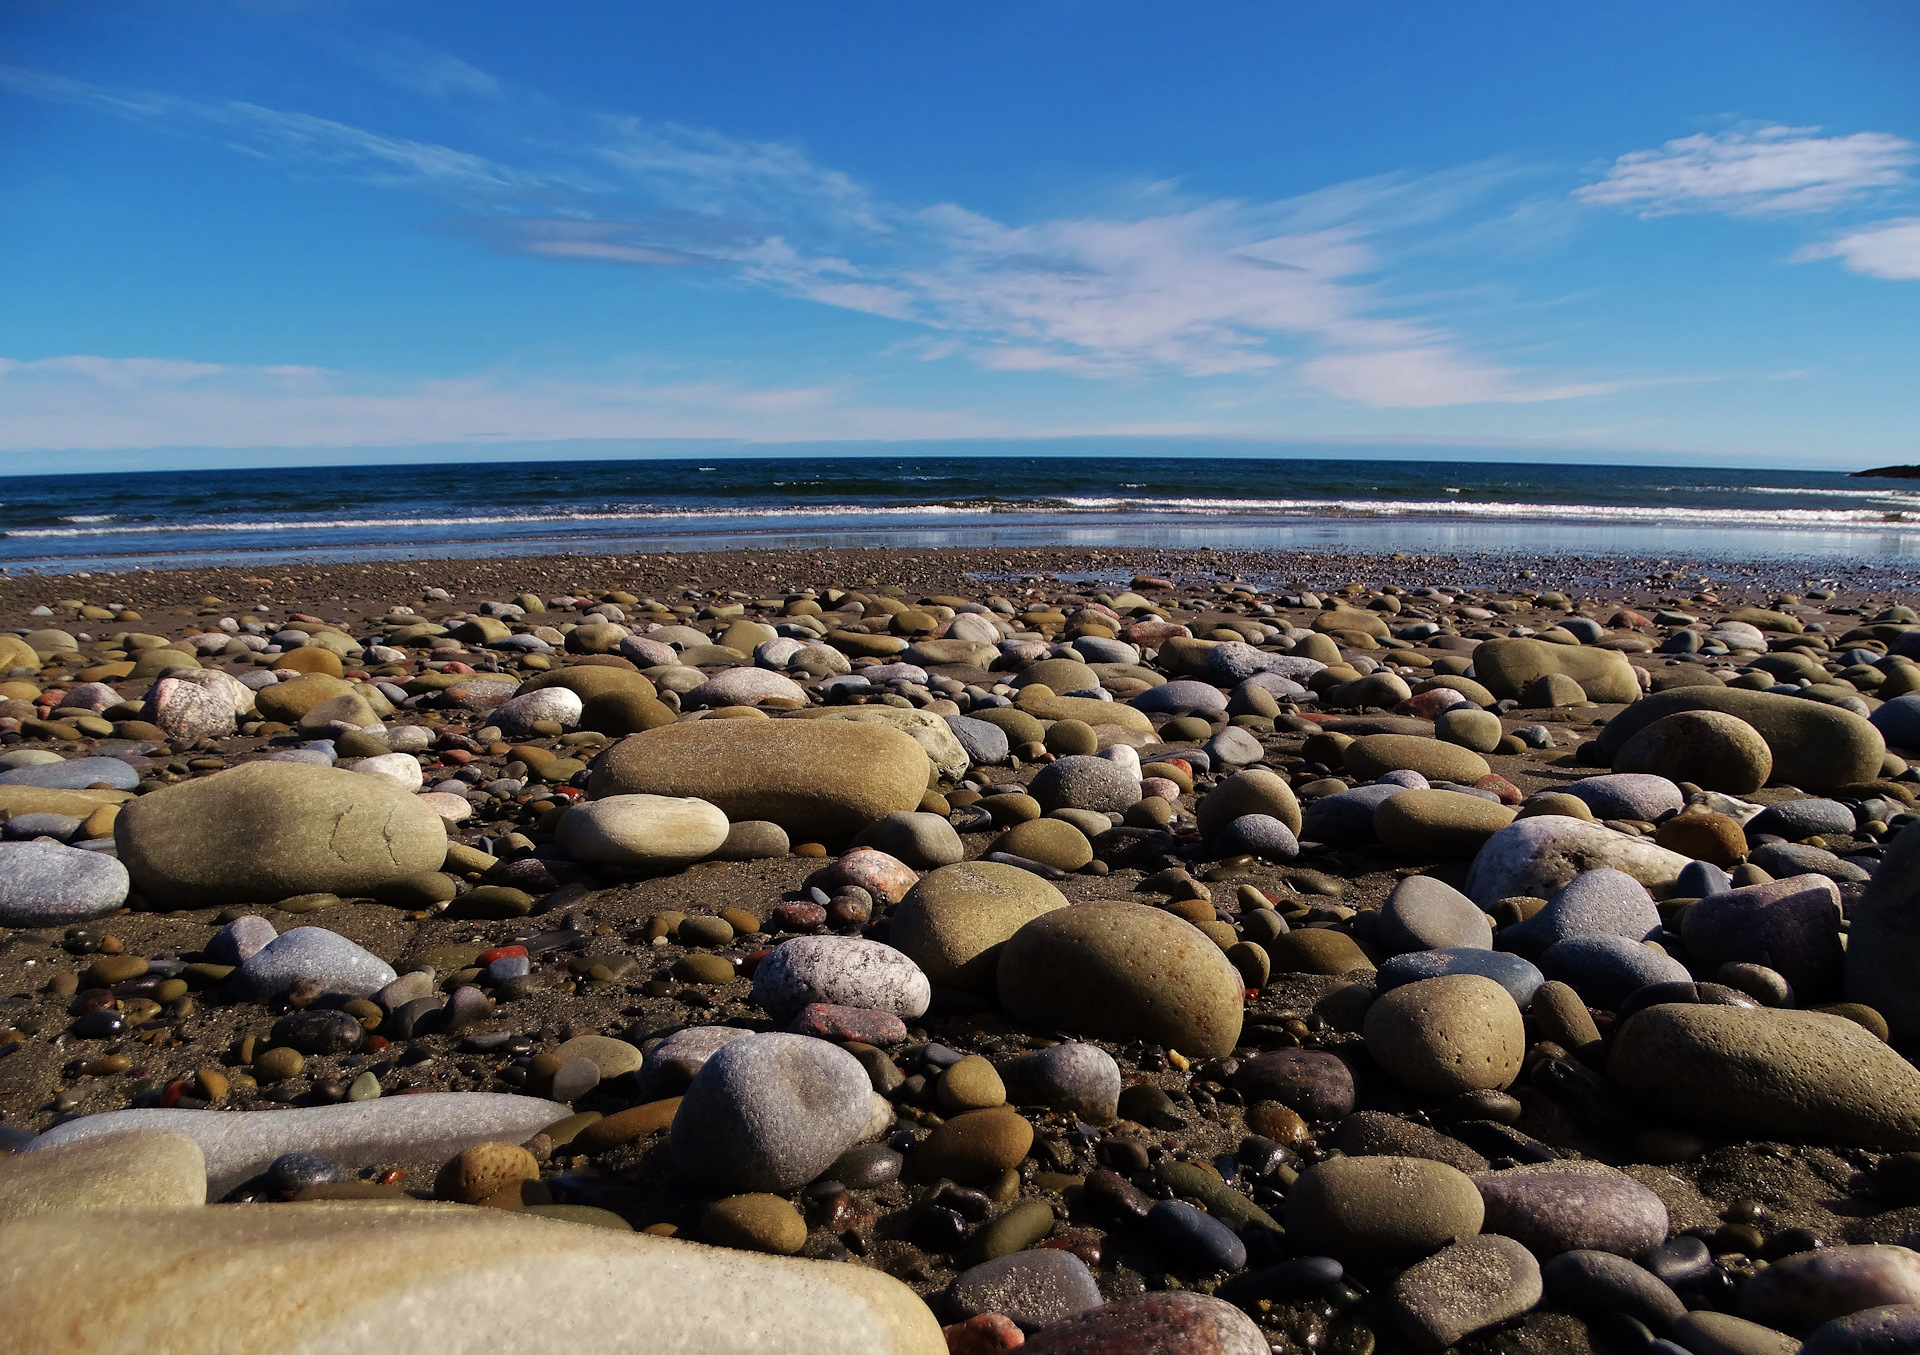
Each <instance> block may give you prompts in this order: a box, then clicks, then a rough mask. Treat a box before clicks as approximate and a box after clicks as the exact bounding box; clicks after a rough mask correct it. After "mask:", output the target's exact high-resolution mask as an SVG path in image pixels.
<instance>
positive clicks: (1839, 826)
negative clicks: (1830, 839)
mask: <svg viewBox="0 0 1920 1355" xmlns="http://www.w3.org/2000/svg"><path fill="white" fill-rule="evenodd" d="M1746 827H1747V835H1748V836H1749V837H1757V836H1759V835H1760V834H1762V833H1773V834H1775V835H1776V836H1779V837H1783V838H1786V839H1788V840H1789V841H1793V842H1798V841H1799V840H1800V839H1801V838H1804V837H1814V836H1816V835H1818V834H1821V833H1837V834H1840V835H1841V836H1847V835H1850V834H1851V833H1852V832H1853V829H1854V821H1853V811H1852V810H1851V809H1848V808H1847V807H1846V806H1845V805H1843V804H1841V803H1840V802H1839V801H1838V800H1821V799H1806V800H1788V801H1787V802H1786V803H1785V804H1777V805H1769V806H1768V807H1767V808H1765V809H1763V810H1761V811H1760V812H1759V813H1758V814H1756V815H1754V816H1753V818H1751V819H1749V820H1748V821H1747V826H1746Z"/></svg>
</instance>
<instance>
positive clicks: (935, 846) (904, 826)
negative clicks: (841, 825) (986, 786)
mask: <svg viewBox="0 0 1920 1355" xmlns="http://www.w3.org/2000/svg"><path fill="white" fill-rule="evenodd" d="M853 845H854V846H855V847H872V848H873V849H874V850H875V851H880V852H885V853H886V854H887V855H888V856H891V857H893V858H894V859H895V860H896V861H901V862H904V863H905V864H907V865H909V866H911V867H913V868H914V869H915V870H932V869H934V868H935V867H937V866H950V865H953V864H954V863H955V862H957V861H960V860H961V859H963V858H964V857H965V856H966V854H967V853H966V849H965V848H964V847H963V846H962V845H961V843H960V835H959V834H958V833H956V832H954V830H953V825H952V824H951V823H949V822H948V821H947V820H946V818H945V817H943V816H942V815H939V814H921V813H907V812H897V813H893V814H889V815H887V816H886V817H885V818H884V819H880V820H877V821H876V822H874V823H871V824H868V825H867V826H866V827H865V828H862V829H861V830H860V832H859V833H858V835H856V836H855V837H854V839H853Z"/></svg>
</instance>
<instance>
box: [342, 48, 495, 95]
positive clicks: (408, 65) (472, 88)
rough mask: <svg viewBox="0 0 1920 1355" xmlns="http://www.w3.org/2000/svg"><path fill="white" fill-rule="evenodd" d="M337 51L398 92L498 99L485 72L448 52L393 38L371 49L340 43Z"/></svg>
mask: <svg viewBox="0 0 1920 1355" xmlns="http://www.w3.org/2000/svg"><path fill="white" fill-rule="evenodd" d="M340 50H342V52H343V53H344V54H345V55H346V56H347V57H348V58H349V59H350V60H352V61H354V62H356V63H357V64H359V65H360V66H362V67H364V68H365V69H367V70H368V71H371V72H372V73H373V74H375V75H377V76H379V77H380V78H381V79H382V80H385V81H386V82H387V83H388V84H391V85H396V86H398V87H399V88H401V89H408V90H413V91H414V92H416V93H419V94H426V95H431V96H433V97H435V98H445V97H447V96H449V95H466V96H469V97H478V98H484V99H497V98H499V97H500V92H501V91H500V82H499V81H498V80H496V79H494V78H493V76H491V75H489V74H488V73H487V72H486V71H483V70H481V69H480V68H479V67H478V66H475V65H474V64H473V63H471V62H468V61H462V60H461V59H460V58H459V57H457V56H454V55H453V54H452V53H450V52H440V51H436V50H434V49H433V48H431V47H428V46H426V45H425V44H423V43H418V42H414V41H411V40H410V39H406V38H397V39H394V40H393V41H391V42H388V43H386V44H384V45H381V46H375V47H353V48H348V47H346V46H345V44H341V45H340Z"/></svg>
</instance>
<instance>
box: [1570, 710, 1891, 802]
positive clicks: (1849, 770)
mask: <svg viewBox="0 0 1920 1355" xmlns="http://www.w3.org/2000/svg"><path fill="white" fill-rule="evenodd" d="M1690 710H1711V711H1720V712H1722V713H1724V714H1727V715H1731V716H1734V717H1735V718H1736V719H1739V720H1742V721H1744V722H1745V723H1747V724H1748V725H1750V726H1751V727H1752V728H1753V730H1754V732H1755V733H1757V734H1759V736H1760V737H1761V738H1763V739H1765V740H1766V742H1767V748H1768V749H1769V750H1770V751H1771V752H1772V754H1773V776H1772V779H1773V780H1774V781H1777V782H1780V783H1782V784H1784V785H1790V786H1799V787H1800V788H1801V789H1803V790H1819V789H1823V788H1825V787H1828V786H1844V785H1850V784H1854V783H1857V782H1861V781H1871V780H1872V779H1873V778H1874V777H1876V776H1878V775H1879V774H1880V759H1881V758H1882V757H1883V756H1885V754H1886V751H1887V745H1886V741H1885V740H1884V739H1883V738H1881V736H1880V731H1879V730H1878V729H1875V728H1874V727H1873V726H1872V725H1871V724H1869V723H1868V722H1867V721H1866V720H1864V719H1862V718H1861V717H1860V716H1858V715H1855V714H1854V713H1853V712H1852V711H1847V710H1842V709H1840V708H1839V707H1838V706H1829V705H1825V704H1823V703H1821V702H1819V701H1807V700H1804V699H1802V698H1800V697H1794V696H1775V695H1773V694H1772V693H1770V692H1754V691H1747V690H1744V689H1742V688H1739V687H1681V688H1677V689H1675V690H1673V691H1667V692H1656V693H1655V694H1654V695H1652V696H1645V697H1642V698H1640V699H1639V700H1638V701H1635V702H1634V703H1633V704H1632V705H1630V706H1628V707H1627V708H1626V709H1625V710H1623V711H1621V712H1620V713H1619V714H1618V715H1616V716H1615V717H1614V718H1613V719H1612V720H1610V721H1608V722H1607V726H1606V728H1604V729H1602V730H1601V731H1600V733H1599V736H1598V737H1597V738H1596V739H1595V740H1594V741H1595V742H1596V743H1597V744H1598V745H1599V747H1600V754H1601V756H1602V757H1605V758H1608V759H1609V760H1611V759H1613V758H1615V757H1617V756H1618V755H1619V753H1620V750H1621V749H1622V748H1624V747H1626V745H1627V741H1628V740H1630V739H1632V738H1633V737H1634V736H1635V735H1637V734H1639V732H1640V731H1641V730H1643V729H1645V728H1646V727H1647V726H1648V725H1651V724H1652V723H1653V722H1654V721H1656V720H1659V719H1662V718H1664V717H1666V716H1669V715H1676V714H1679V713H1680V712H1682V711H1690Z"/></svg>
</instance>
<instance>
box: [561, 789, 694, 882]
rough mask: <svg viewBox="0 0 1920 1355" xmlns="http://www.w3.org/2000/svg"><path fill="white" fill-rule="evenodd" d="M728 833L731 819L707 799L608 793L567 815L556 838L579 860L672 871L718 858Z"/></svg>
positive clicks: (566, 813)
mask: <svg viewBox="0 0 1920 1355" xmlns="http://www.w3.org/2000/svg"><path fill="white" fill-rule="evenodd" d="M728 832H729V825H728V823H727V816H726V815H725V814H723V813H721V812H720V809H719V808H718V806H715V805H711V804H708V803H707V802H706V801H705V800H693V799H673V798H671V797H668V796H664V795H608V796H605V797H603V798H601V799H598V800H589V801H587V802H586V803H585V804H577V805H575V806H573V807H572V808H571V809H569V810H567V811H566V812H565V813H563V814H561V816H560V823H559V826H558V828H557V829H556V830H555V832H554V836H555V838H556V839H558V841H559V843H560V845H561V847H563V848H564V849H565V850H566V853H567V855H568V856H570V857H572V858H573V859H574V860H575V861H585V862H589V863H590V864H593V865H597V866H629V867H633V868H635V869H640V870H672V869H677V868H679V867H681V866H685V865H688V864H689V863H691V862H694V861H701V860H704V859H706V858H707V857H709V856H711V855H713V853H714V852H716V851H718V850H719V849H720V847H721V846H722V845H723V844H724V843H725V842H726V840H727V834H728Z"/></svg>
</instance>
